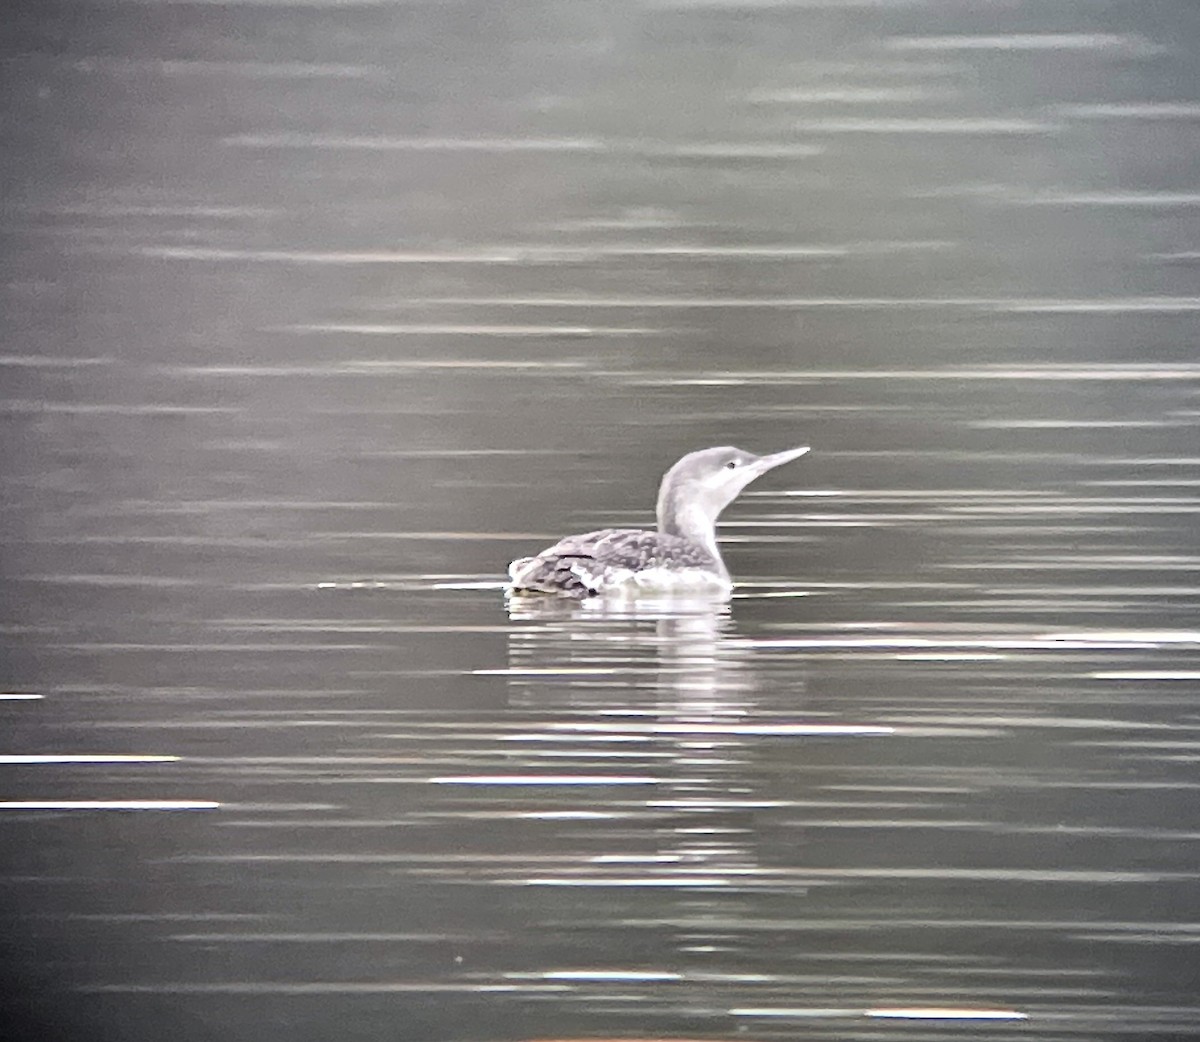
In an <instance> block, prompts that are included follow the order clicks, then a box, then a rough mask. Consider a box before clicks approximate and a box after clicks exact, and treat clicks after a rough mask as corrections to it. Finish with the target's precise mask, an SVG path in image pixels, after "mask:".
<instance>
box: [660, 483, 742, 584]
mask: <svg viewBox="0 0 1200 1042" xmlns="http://www.w3.org/2000/svg"><path fill="white" fill-rule="evenodd" d="M658 530H659V531H660V532H661V533H662V534H663V535H674V536H679V537H680V538H683V539H686V540H688V542H691V543H695V544H697V545H698V546H702V547H704V549H705V550H707V551H708V552H709V554H711V555H712V558H713V561H714V562H715V563H716V566H717V570H718V571H719V572H720V573H721V574H722V575H728V574H729V573H728V571H727V570H726V568H725V562H724V561H723V560H722V559H721V551H720V549H719V548H718V546H717V523H716V518H714V517H711V516H710V515H709V513H708V511H706V510H704V509H703V507H701V506H700V505H699V504H697V503H688V502H685V501H683V497H681V496H680V495H679V494H678V492H677V491H676V490H675V489H672V488H669V487H667V486H666V485H665V484H664V486H663V488H662V489H661V490H660V491H659V495H658Z"/></svg>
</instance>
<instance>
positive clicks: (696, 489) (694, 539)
mask: <svg viewBox="0 0 1200 1042" xmlns="http://www.w3.org/2000/svg"><path fill="white" fill-rule="evenodd" d="M806 452H808V446H807V445H806V446H804V447H803V448H799V449H788V450H787V451H786V452H776V453H773V454H772V455H770V456H755V455H754V454H753V453H751V452H743V451H742V450H741V449H735V448H731V447H729V446H722V447H720V448H715V449H701V450H700V451H699V452H693V453H690V454H688V455H687V456H684V457H683V459H681V460H680V461H679V462H678V463H676V464H675V466H673V467H672V468H671V469H670V470H668V471H667V473H666V475H665V476H664V477H663V479H662V485H660V486H659V489H658V531H656V532H647V531H644V530H642V529H640V528H602V529H600V530H599V531H598V532H588V533H586V534H584V535H570V536H567V537H566V538H565V539H560V540H559V541H558V542H557V543H555V544H554V545H553V546H551V547H548V548H547V549H545V550H543V551H542V552H541V553H540V554H538V555H537V556H536V557H522V558H520V559H518V560H516V561H513V563H512V564H510V565H509V566H508V574H509V576H510V577H511V579H512V583H511V585H510V586H509V590H510V592H512V593H515V594H527V593H534V594H538V593H546V594H559V595H563V596H568V597H590V596H592V595H594V594H606V593H617V594H634V593H637V592H638V591H640V590H644V591H646V592H647V593H655V594H660V595H661V594H671V593H675V594H681V593H690V592H695V593H708V594H712V593H724V594H728V593H729V592H730V591H731V590H732V589H733V583H732V582H730V579H729V571H728V569H726V567H725V562H724V561H722V560H721V551H720V550H719V549H718V548H717V531H716V525H717V518H718V517H720V515H721V511H722V510H724V509H725V508H726V507H727V506H729V504H730V503H732V502H733V501H734V500H735V499H736V498H737V496H738V493H739V492H741V491H742V489H744V488H745V487H746V486H747V485H749V484H750V482H751V481H753V480H754V479H755V478H757V477H759V476H760V475H762V474H765V473H766V472H767V471H768V470H771V469H772V468H774V467H778V466H780V465H781V464H783V463H787V462H789V461H790V460H794V459H796V458H797V457H798V456H803V455H804V454H805V453H806Z"/></svg>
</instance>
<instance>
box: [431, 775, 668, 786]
mask: <svg viewBox="0 0 1200 1042" xmlns="http://www.w3.org/2000/svg"><path fill="white" fill-rule="evenodd" d="M428 781H429V782H430V784H432V785H498V786H502V785H661V784H662V779H660V778H648V777H643V776H637V775H603V774H455V775H447V776H444V777H437V778H430V779H428Z"/></svg>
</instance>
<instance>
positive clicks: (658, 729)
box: [508, 597, 761, 950]
mask: <svg viewBox="0 0 1200 1042" xmlns="http://www.w3.org/2000/svg"><path fill="white" fill-rule="evenodd" d="M531 600H532V601H533V603H530V601H531ZM509 610H510V615H511V617H512V619H513V620H514V621H515V622H522V623H531V624H532V625H525V626H519V627H514V628H513V630H512V632H511V634H510V638H509V666H510V668H509V671H508V675H509V678H510V679H509V683H510V685H511V686H510V703H511V704H512V705H513V707H514V708H520V709H523V710H525V711H527V712H531V714H532V715H533V716H534V717H535V718H536V720H537V723H536V724H535V725H534V730H535V732H538V733H536V735H535V736H536V737H538V738H539V740H540V743H541V744H542V747H543V748H551V747H552V748H554V749H557V750H558V751H560V752H561V753H562V754H563V755H564V756H565V757H566V758H567V759H569V760H571V761H573V762H575V763H576V764H577V765H578V767H579V769H580V770H586V771H588V773H589V775H593V776H594V772H595V769H596V765H597V764H600V765H606V764H611V763H612V762H613V760H614V759H616V760H617V762H619V763H621V764H622V766H623V767H624V768H626V769H628V768H630V767H633V766H634V765H636V766H637V768H638V773H639V775H642V776H645V777H646V778H648V779H650V780H652V784H651V785H648V786H647V787H646V788H645V789H643V790H638V791H637V793H636V794H634V793H633V792H631V791H630V790H629V789H623V790H612V793H611V796H609V797H601V800H603V802H599V801H597V800H596V793H593V797H592V798H593V802H592V803H591V804H590V805H589V806H590V807H591V808H593V809H594V810H599V811H605V810H607V811H610V812H611V813H612V816H614V817H615V818H617V819H627V818H636V819H638V820H639V821H640V822H641V825H640V826H639V827H638V830H637V835H638V841H637V843H636V844H635V845H636V847H637V848H638V849H637V851H636V852H635V851H631V850H630V848H629V842H630V839H629V837H630V834H629V833H628V832H626V831H625V830H624V829H618V830H616V831H614V832H612V833H611V834H610V838H611V839H612V840H614V841H616V842H618V843H619V845H620V849H616V848H613V849H606V850H605V852H604V853H603V854H601V855H600V856H599V857H598V858H595V859H593V861H592V863H591V864H590V865H588V866H587V867H586V868H584V869H583V870H582V872H580V870H579V868H578V867H575V868H572V869H567V871H566V874H565V875H564V877H563V878H562V879H560V880H558V881H557V884H558V885H579V884H581V883H583V882H584V881H585V880H586V882H587V884H588V885H600V886H604V885H622V886H655V887H668V888H671V889H677V890H678V891H680V892H684V893H694V892H695V891H696V890H697V889H700V890H709V889H711V888H714V887H717V888H726V887H729V886H740V885H742V884H743V881H744V880H745V878H746V877H747V876H748V875H753V874H754V872H755V871H756V866H755V865H754V863H753V861H752V855H751V853H750V850H751V843H750V837H752V836H753V827H752V822H751V821H750V820H749V816H750V815H752V814H753V811H754V806H755V803H756V801H755V800H754V799H753V798H752V797H750V795H749V794H750V788H749V787H748V786H747V784H746V779H747V777H748V775H750V774H752V772H750V771H748V770H747V765H748V762H749V760H750V758H751V748H750V743H752V742H754V741H756V740H759V739H756V738H755V737H753V735H754V734H755V733H756V732H755V727H754V725H755V724H758V723H761V722H760V721H758V720H757V713H756V710H755V706H754V700H753V697H752V696H753V691H754V689H755V683H754V671H753V669H752V668H751V656H752V653H753V652H752V648H751V646H750V644H749V643H748V642H745V641H741V640H739V639H738V638H737V636H736V635H735V632H734V623H733V620H732V618H731V616H730V613H729V606H728V602H727V601H725V600H724V598H719V597H714V598H711V599H707V598H702V599H696V598H688V599H677V598H676V599H670V600H663V601H647V600H644V599H639V600H638V601H636V602H624V603H621V604H619V605H618V604H606V603H604V602H602V601H583V602H579V601H574V602H572V601H567V600H564V599H557V598H538V599H529V598H513V599H512V600H510V603H509ZM646 826H650V827H648V828H647V827H646ZM647 841H649V842H650V843H652V849H647ZM541 882H542V883H543V884H553V883H554V882H556V881H554V880H550V879H548V878H545V877H543V878H542V879H541ZM679 943H680V947H681V950H682V949H685V948H687V947H688V946H689V945H690V944H692V943H694V940H693V939H688V938H684V937H681V938H680V942H679Z"/></svg>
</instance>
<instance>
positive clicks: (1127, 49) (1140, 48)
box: [883, 33, 1161, 55]
mask: <svg viewBox="0 0 1200 1042" xmlns="http://www.w3.org/2000/svg"><path fill="white" fill-rule="evenodd" d="M883 46H884V47H886V48H887V49H888V50H893V51H1117V52H1123V53H1127V54H1134V55H1146V54H1154V53H1156V52H1157V51H1159V50H1160V49H1161V48H1160V47H1158V45H1157V44H1153V43H1151V42H1150V41H1149V40H1147V39H1146V38H1145V37H1142V36H1134V35H1124V34H1119V33H1007V34H1004V35H1000V34H996V35H986V36H985V35H978V36H973V35H970V34H965V33H964V34H962V35H952V36H898V37H892V38H891V39H888V40H884V41H883Z"/></svg>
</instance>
